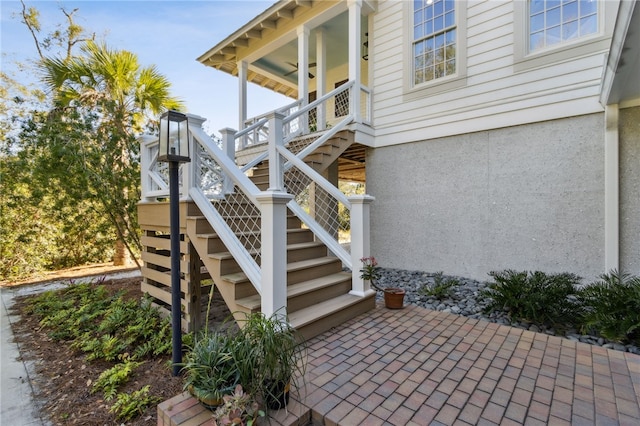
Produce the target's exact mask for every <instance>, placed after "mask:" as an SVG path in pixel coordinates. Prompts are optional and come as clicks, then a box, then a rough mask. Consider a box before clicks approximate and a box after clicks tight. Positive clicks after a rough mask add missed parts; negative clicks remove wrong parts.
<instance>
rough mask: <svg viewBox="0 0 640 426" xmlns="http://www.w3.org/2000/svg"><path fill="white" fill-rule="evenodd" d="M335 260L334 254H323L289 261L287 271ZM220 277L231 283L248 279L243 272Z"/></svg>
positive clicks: (325, 263) (326, 263)
mask: <svg viewBox="0 0 640 426" xmlns="http://www.w3.org/2000/svg"><path fill="white" fill-rule="evenodd" d="M337 260H338V258H337V257H334V256H324V257H317V258H315V259H307V260H300V261H297V262H291V263H288V264H287V272H292V271H298V270H301V269H307V268H311V267H314V266H321V265H328V264H330V263H333V262H335V261H337ZM220 278H222V279H223V280H224V281H227V282H229V283H231V284H238V283H241V282H244V281H247V280H248V278H247V276H246V275H245V273H244V272H235V273H233V274H226V275H222V276H221V277H220Z"/></svg>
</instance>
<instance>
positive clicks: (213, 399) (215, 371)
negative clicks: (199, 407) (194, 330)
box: [182, 332, 240, 409]
mask: <svg viewBox="0 0 640 426" xmlns="http://www.w3.org/2000/svg"><path fill="white" fill-rule="evenodd" d="M232 343H233V340H232V338H231V336H229V335H227V334H223V333H218V332H214V333H212V334H209V333H205V334H204V335H203V336H201V337H200V338H199V339H197V340H196V341H195V343H194V345H193V348H192V349H191V351H190V352H188V353H187V354H186V355H185V362H184V363H183V364H182V371H184V372H185V373H186V374H185V384H184V389H187V390H189V392H190V393H191V394H192V395H193V396H195V397H196V398H198V400H199V401H200V402H202V404H203V405H205V406H206V407H208V408H210V409H211V408H213V407H216V406H218V405H220V404H221V403H222V401H223V397H224V395H227V394H230V393H232V392H233V390H234V389H235V387H236V385H237V384H238V383H239V379H240V375H239V373H238V370H237V368H236V365H235V362H234V356H233V353H232Z"/></svg>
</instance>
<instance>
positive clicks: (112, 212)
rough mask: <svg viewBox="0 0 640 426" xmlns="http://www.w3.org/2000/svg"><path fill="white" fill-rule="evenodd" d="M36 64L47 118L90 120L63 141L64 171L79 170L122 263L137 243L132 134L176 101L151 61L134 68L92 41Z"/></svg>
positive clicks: (178, 105) (127, 55)
mask: <svg viewBox="0 0 640 426" xmlns="http://www.w3.org/2000/svg"><path fill="white" fill-rule="evenodd" d="M41 70H42V77H43V82H44V83H45V84H46V85H47V87H48V88H49V89H51V90H52V94H53V100H54V105H55V108H54V111H52V116H57V117H58V119H61V120H62V121H63V122H64V121H65V119H68V117H69V116H70V115H72V114H71V112H73V114H76V116H77V115H79V116H82V117H85V121H84V122H85V123H87V122H89V123H90V128H91V130H90V132H89V137H87V138H85V139H84V140H74V141H65V142H64V143H67V144H69V143H74V144H76V149H75V150H73V152H74V153H75V155H73V156H72V158H67V160H69V161H70V162H71V163H73V167H68V170H69V173H83V174H85V176H86V182H87V187H86V188H84V189H85V193H86V194H87V196H90V197H96V198H98V200H99V202H100V204H101V205H102V206H103V208H104V214H106V215H107V216H108V217H109V220H110V222H111V223H112V225H113V226H114V227H115V231H116V234H117V236H118V239H117V242H116V246H115V255H114V264H116V265H118V264H126V263H127V262H129V261H130V259H131V258H134V259H135V257H134V256H132V255H133V254H134V253H135V252H136V249H137V250H139V249H140V240H139V237H138V232H137V219H136V202H137V200H138V199H139V196H138V194H139V173H138V167H139V164H138V144H137V141H136V137H137V136H139V135H140V133H141V132H143V131H144V129H145V127H146V126H149V125H150V123H153V122H154V117H157V116H158V115H159V114H160V113H161V112H163V111H164V110H165V109H176V110H181V109H182V108H183V104H182V102H181V101H179V100H178V99H177V98H174V97H172V96H170V93H169V88H170V83H169V81H168V80H167V79H166V78H165V77H164V76H163V75H161V74H160V73H159V72H158V71H157V69H156V68H155V67H154V66H151V67H141V66H140V64H139V63H138V58H137V56H136V55H135V54H134V53H131V52H128V51H125V50H112V49H109V48H108V47H107V46H106V45H105V44H98V43H95V42H94V41H87V42H86V43H85V44H84V45H83V46H82V47H81V54H80V55H77V56H72V57H68V58H65V59H61V58H44V59H43V60H42V62H41ZM78 153H79V155H78ZM136 263H137V262H136Z"/></svg>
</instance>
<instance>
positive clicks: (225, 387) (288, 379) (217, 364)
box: [182, 313, 306, 402]
mask: <svg viewBox="0 0 640 426" xmlns="http://www.w3.org/2000/svg"><path fill="white" fill-rule="evenodd" d="M231 320H233V319H232V318H231V319H229V321H231ZM239 323H240V330H239V331H234V329H233V328H232V327H226V328H225V330H224V331H218V332H214V333H209V332H205V333H203V334H202V335H201V336H199V337H198V338H197V339H196V344H195V345H194V347H193V348H192V349H191V350H190V352H188V353H187V354H186V356H185V363H184V364H182V371H183V372H185V385H184V387H185V389H190V390H191V392H192V393H193V394H194V395H195V396H196V397H198V398H199V399H201V400H211V399H214V400H215V399H221V398H223V396H224V395H229V394H231V393H232V392H233V390H234V389H235V388H236V386H237V385H238V384H241V385H242V387H243V388H244V389H245V390H246V391H247V392H248V393H250V394H251V395H253V396H255V397H256V398H257V399H259V400H260V401H263V402H264V401H266V400H270V399H271V400H273V399H277V398H278V397H279V396H280V395H275V392H276V391H275V390H274V389H273V386H271V384H272V383H285V384H292V385H294V386H297V384H298V383H296V381H297V380H298V379H299V380H304V371H305V366H306V362H305V353H306V352H305V351H306V346H305V343H304V340H303V339H302V337H301V336H300V335H299V334H298V333H297V332H296V330H295V329H294V328H292V327H291V326H290V325H289V323H288V321H287V319H286V317H282V316H281V315H279V314H277V313H276V314H274V315H272V316H270V317H267V316H265V315H264V314H262V313H252V314H248V315H247V316H246V317H245V318H244V319H242V320H240V321H239Z"/></svg>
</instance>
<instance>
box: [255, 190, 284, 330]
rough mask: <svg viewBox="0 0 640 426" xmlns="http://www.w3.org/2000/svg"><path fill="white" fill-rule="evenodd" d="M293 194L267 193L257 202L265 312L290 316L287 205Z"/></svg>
mask: <svg viewBox="0 0 640 426" xmlns="http://www.w3.org/2000/svg"><path fill="white" fill-rule="evenodd" d="M292 198H293V195H290V194H287V193H285V192H280V191H271V190H267V191H265V192H262V193H260V195H258V197H257V199H258V202H259V203H260V209H261V210H262V248H261V262H260V267H261V273H262V295H261V303H262V313H263V314H265V315H266V316H271V315H273V314H274V313H277V315H278V316H279V317H280V318H282V320H283V321H284V318H285V315H286V314H287V312H286V309H287V203H288V202H289V201H291V199H292Z"/></svg>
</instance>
